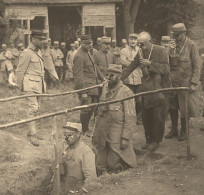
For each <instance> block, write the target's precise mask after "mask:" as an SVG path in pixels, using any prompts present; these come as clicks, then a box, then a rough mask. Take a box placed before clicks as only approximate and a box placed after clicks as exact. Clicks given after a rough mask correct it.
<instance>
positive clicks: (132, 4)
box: [123, 0, 141, 38]
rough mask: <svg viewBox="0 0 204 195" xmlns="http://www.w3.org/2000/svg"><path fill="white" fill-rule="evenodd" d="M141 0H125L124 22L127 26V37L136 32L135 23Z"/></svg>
mask: <svg viewBox="0 0 204 195" xmlns="http://www.w3.org/2000/svg"><path fill="white" fill-rule="evenodd" d="M140 3H141V0H124V1H123V22H124V28H125V37H126V38H127V37H128V35H129V34H130V33H133V32H134V24H135V20H136V17H137V14H138V10H139V7H140Z"/></svg>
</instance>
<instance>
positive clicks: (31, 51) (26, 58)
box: [16, 30, 46, 146]
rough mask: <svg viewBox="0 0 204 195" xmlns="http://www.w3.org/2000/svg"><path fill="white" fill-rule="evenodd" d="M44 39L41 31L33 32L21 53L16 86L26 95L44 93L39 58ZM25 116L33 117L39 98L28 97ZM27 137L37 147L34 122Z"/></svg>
mask: <svg viewBox="0 0 204 195" xmlns="http://www.w3.org/2000/svg"><path fill="white" fill-rule="evenodd" d="M44 39H45V36H44V33H43V31H41V30H33V31H32V33H31V43H30V45H29V46H28V47H27V48H26V49H25V50H24V51H23V52H22V53H21V55H20V58H19V64H18V67H17V71H16V79H17V85H18V87H19V88H20V90H21V91H24V92H25V93H26V94H41V93H43V92H45V90H46V86H45V82H44V65H43V61H42V57H41V51H40V49H41V47H42V44H43V40H44ZM25 100H26V104H27V116H28V117H34V116H35V115H36V113H37V112H38V109H39V98H38V97H28V98H26V99H25ZM28 137H29V138H30V141H31V143H32V144H33V145H34V146H39V142H38V140H37V139H40V137H39V136H37V132H36V125H35V122H30V123H29V128H28Z"/></svg>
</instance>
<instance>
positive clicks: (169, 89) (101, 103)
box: [0, 87, 190, 129]
mask: <svg viewBox="0 0 204 195" xmlns="http://www.w3.org/2000/svg"><path fill="white" fill-rule="evenodd" d="M189 90H190V89H189V88H188V87H177V88H165V89H158V90H154V91H148V92H142V93H138V94H135V95H133V96H130V97H127V98H123V99H118V100H112V101H107V102H100V103H94V104H88V105H82V106H76V107H73V108H70V109H65V110H61V111H58V112H52V113H49V114H44V115H40V116H36V117H32V118H28V119H24V120H20V121H15V122H12V123H8V124H4V125H0V129H5V128H8V127H14V126H17V125H21V124H25V123H29V122H32V121H37V120H41V119H45V118H50V117H54V116H59V115H62V114H67V113H70V112H74V111H78V110H84V109H87V108H92V107H97V106H103V105H107V104H113V103H117V102H122V101H126V100H129V99H132V98H135V97H139V96H144V95H151V94H156V93H160V92H166V93H169V92H171V91H189Z"/></svg>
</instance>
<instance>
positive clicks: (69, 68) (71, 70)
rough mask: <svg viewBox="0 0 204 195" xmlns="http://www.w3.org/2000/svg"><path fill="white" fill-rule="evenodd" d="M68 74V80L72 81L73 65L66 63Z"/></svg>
mask: <svg viewBox="0 0 204 195" xmlns="http://www.w3.org/2000/svg"><path fill="white" fill-rule="evenodd" d="M68 73H69V78H70V79H73V64H72V63H68Z"/></svg>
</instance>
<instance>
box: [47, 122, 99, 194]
mask: <svg viewBox="0 0 204 195" xmlns="http://www.w3.org/2000/svg"><path fill="white" fill-rule="evenodd" d="M65 128H66V130H65V133H64V135H65V141H66V143H65V145H66V146H65V150H64V153H63V156H62V160H61V163H60V173H61V174H60V177H61V187H62V188H61V194H68V193H69V192H70V191H74V192H75V191H80V189H82V190H84V191H85V192H87V187H88V185H89V184H90V183H91V182H92V181H96V179H97V176H96V165H95V155H94V153H93V151H92V150H91V149H90V148H89V146H87V145H86V144H84V143H83V142H82V141H81V133H82V127H81V124H79V123H71V122H68V123H67V124H66V126H65ZM54 180H55V174H54V175H53V177H52V180H51V183H50V185H49V186H48V188H47V193H48V194H50V192H51V191H52V192H51V194H53V195H55V194H56V193H55V190H56V189H55V186H56V185H54V186H53V182H54Z"/></svg>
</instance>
